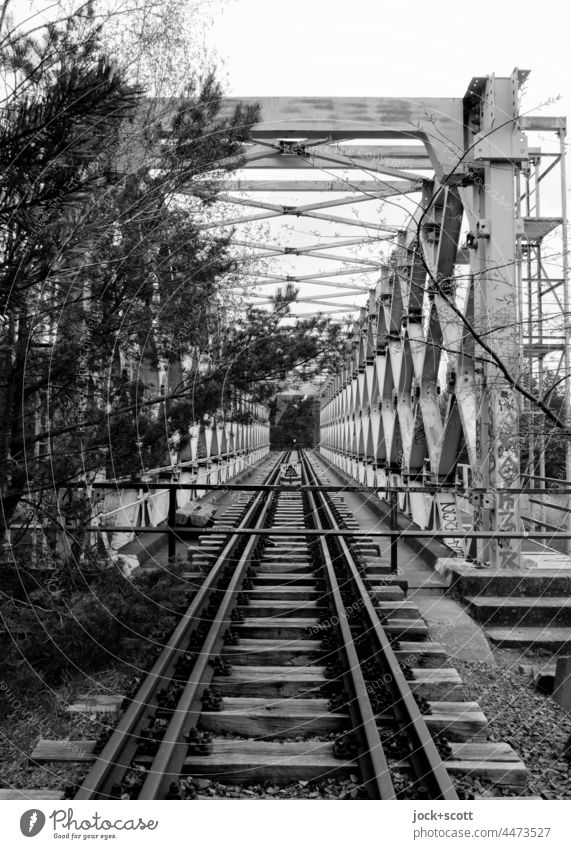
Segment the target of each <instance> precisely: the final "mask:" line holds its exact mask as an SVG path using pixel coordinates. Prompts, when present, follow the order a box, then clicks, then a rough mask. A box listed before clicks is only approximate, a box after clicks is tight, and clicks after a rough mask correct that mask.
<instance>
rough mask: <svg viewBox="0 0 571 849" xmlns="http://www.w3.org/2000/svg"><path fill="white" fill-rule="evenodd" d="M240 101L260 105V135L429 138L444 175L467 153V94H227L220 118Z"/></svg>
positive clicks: (436, 164)
mask: <svg viewBox="0 0 571 849" xmlns="http://www.w3.org/2000/svg"><path fill="white" fill-rule="evenodd" d="M239 104H244V105H251V106H255V105H257V106H258V107H259V116H260V117H259V121H258V123H256V124H255V125H254V126H253V127H252V131H251V136H252V138H254V139H255V138H259V139H272V138H283V139H312V138H318V139H322V138H327V139H329V140H331V141H335V140H341V139H346V140H351V139H409V140H413V139H415V140H420V141H427V142H428V143H429V149H428V153H429V157H430V159H431V161H432V164H433V167H434V168H435V169H436V170H437V172H440V173H439V174H438V176H441V175H442V174H445V175H447V174H449V173H450V171H451V170H453V168H455V167H456V165H457V164H458V158H459V156H461V154H462V153H463V152H464V114H463V99H462V98H458V97H457V98H438V97H418V98H417V97H415V98H398V97H245V98H227V99H225V100H223V101H222V105H221V115H220V117H221V118H223V117H225V116H227V117H230V116H231V115H232V114H233V113H234V111H235V109H236V107H237V106H238V105H239Z"/></svg>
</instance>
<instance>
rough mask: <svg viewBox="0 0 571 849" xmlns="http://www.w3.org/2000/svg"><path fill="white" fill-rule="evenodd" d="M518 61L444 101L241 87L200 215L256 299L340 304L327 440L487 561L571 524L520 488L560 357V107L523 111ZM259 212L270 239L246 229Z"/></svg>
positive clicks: (501, 564)
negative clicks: (214, 184)
mask: <svg viewBox="0 0 571 849" xmlns="http://www.w3.org/2000/svg"><path fill="white" fill-rule="evenodd" d="M528 73H529V72H527V71H521V70H518V69H516V70H514V71H513V73H512V74H511V75H510V76H506V77H496V76H495V75H490V76H483V77H475V78H474V79H472V80H471V81H470V83H469V85H468V88H467V90H466V92H465V94H464V95H463V96H460V97H454V98H425V97H407V98H396V97H381V98H343V97H341V98H329V97H323V98H316V97H278V98H263V97H262V98H255V97H252V98H242V99H241V102H242V103H246V104H247V105H255V104H258V107H259V117H258V121H257V123H256V124H255V125H254V126H253V127H252V130H251V133H250V141H249V142H248V143H246V144H245V145H244V150H243V154H242V158H241V160H240V162H239V166H240V169H239V170H238V171H237V172H234V173H233V175H232V177H231V178H228V179H227V180H226V181H225V183H224V187H223V190H222V192H221V193H220V195H219V196H218V204H217V206H218V208H219V209H221V210H223V217H221V216H220V215H216V216H215V220H214V221H211V222H209V223H207V224H205V225H204V226H205V227H209V228H225V227H230V226H231V227H232V228H234V236H233V238H234V242H235V244H236V245H237V246H238V247H240V248H241V249H242V250H246V251H247V252H249V253H248V254H247V256H248V259H249V260H250V262H249V263H248V264H247V265H246V267H245V269H244V271H243V272H242V274H243V281H244V282H243V288H242V292H243V293H244V294H246V295H247V296H248V297H249V298H250V299H251V300H252V301H253V302H254V303H256V304H264V303H268V299H267V296H266V295H265V294H264V287H268V286H272V285H273V286H275V285H277V284H279V283H292V284H295V285H297V286H298V288H299V297H298V302H297V305H296V310H297V311H298V312H297V314H299V315H302V316H303V315H310V314H311V312H308V311H311V310H319V312H320V313H321V314H327V313H328V314H333V313H335V314H338V315H341V316H343V317H347V316H350V318H351V320H352V322H353V324H352V333H351V346H352V349H351V352H350V355H349V356H348V357H347V359H346V362H345V364H344V367H343V368H342V370H341V371H340V373H339V374H337V375H334V376H329V377H328V378H327V379H326V380H325V382H324V383H323V384H322V385H321V387H320V390H319V395H320V403H321V429H320V450H321V452H322V454H323V456H324V457H325V458H327V459H328V460H329V461H331V462H333V463H334V464H336V465H338V466H339V467H340V468H341V469H342V470H343V471H344V472H345V473H347V474H348V475H349V476H350V477H351V478H352V479H354V480H355V481H356V482H358V483H360V484H362V485H367V486H370V487H376V488H377V490H378V492H379V495H380V496H381V497H385V498H387V499H388V498H389V497H390V491H392V492H397V491H398V502H399V506H400V508H401V510H402V511H404V512H405V513H406V514H407V515H409V516H410V518H411V519H412V520H413V522H414V523H415V524H416V525H417V526H418V527H420V528H423V529H432V530H433V531H434V532H435V533H439V534H443V533H444V532H448V533H447V536H446V540H447V543H448V544H449V546H450V547H451V548H452V549H454V550H455V552H456V553H458V554H470V555H471V556H472V557H475V558H477V559H478V560H480V561H481V562H483V563H489V564H491V565H493V567H494V568H497V569H512V568H515V567H517V566H518V565H520V563H521V557H522V553H521V538H522V537H525V536H526V535H527V533H528V532H529V531H530V530H533V531H535V534H536V539H537V540H538V541H539V540H540V539H541V535H542V534H543V536H544V537H547V536H549V535H553V532H554V531H555V532H558V531H559V532H561V533H565V532H566V531H568V529H569V525H568V514H566V513H565V514H564V518H563V519H562V521H561V522H559V523H558V525H557V526H556V527H554V526H552V525H551V524H550V523H547V522H546V521H545V507H543V506H542V507H541V508H540V509H539V512H538V511H537V509H536V510H535V512H534V511H533V509H530V505H529V501H528V500H526V499H527V498H528V496H526V494H525V492H523V491H522V490H524V489H525V488H526V487H527V486H529V485H530V484H531V485H532V486H535V487H536V488H538V489H541V488H544V487H545V485H546V483H547V484H549V481H547V479H546V478H545V449H546V445H545V435H544V431H545V422H546V421H547V422H548V424H549V423H551V419H552V418H553V415H551V413H550V410H548V409H546V407H547V406H548V405H547V404H546V398H547V397H548V395H547V393H548V387H547V385H546V384H545V373H546V370H549V369H551V370H552V371H553V372H554V373H555V375H556V379H557V380H561V378H562V377H564V376H565V375H569V373H570V366H571V361H570V341H571V340H570V325H569V318H568V316H569V279H568V269H567V231H566V215H567V213H566V188H565V134H566V122H565V119H564V118H561V117H553V116H545V115H543V114H539V113H538V114H535V112H534V111H533V110H531V111H523V112H522V111H521V109H520V101H521V87H522V85H523V84H524V82H525V80H526V78H527V76H528ZM236 103H237V101H234V100H232V99H229V100H227V101H225V104H224V111H225V112H226V113H227V114H230V113H231V112H232V111H233V109H234V108H235V106H236ZM161 120H162V121H163V122H164V124H165V125H167V124H168V120H169V119H168V115H167V116H166V117H165V115H164V114H163V115H162V118H161ZM540 142H541V145H540ZM550 181H551V182H550ZM542 191H543V194H544V196H545V197H544V198H543V197H542ZM304 198H305V201H306V202H304ZM308 199H309V201H310V202H307V200H308ZM236 207H238V208H239V209H238V211H237V212H236ZM548 207H549V209H548ZM347 210H348V211H349V213H350V214H348V213H347ZM546 210H547V211H549V213H550V214H549V215H546V214H545V212H546ZM361 213H362V214H361ZM365 218H366V220H365ZM371 219H372V220H371ZM260 222H263V223H264V224H265V225H266V226H267V227H268V228H269V232H270V233H271V234H273V236H274V237H275V243H273V242H272V243H271V244H268V243H267V242H261V241H259V240H256V239H255V238H253V237H252V236H251V235H250V236H249V237H245V236H244V230H243V228H244V227H246V228H248V227H250V226H252V225H253V224H255V225H256V226H257V225H258V224H259V223H260ZM301 225H304V226H311V227H314V228H317V229H316V230H313V231H311V232H310V231H308V230H307V229H306V230H303V229H300V228H301ZM256 261H259V262H260V263H261V262H262V261H263V263H264V265H263V270H260V271H257V270H256ZM268 268H270V269H273V271H269V270H268ZM324 269H325V270H324ZM332 290H334V291H332ZM265 291H267V289H266V290H265ZM567 383H568V382H567V381H566V380H564V379H563V384H564V386H565V401H564V404H563V407H562V411H561V412H560V413H559V414H558V416H556V418H558V422H557V423H556V424H555V426H556V427H558V428H560V429H561V430H562V431H565V430H566V429H567V430H568V428H569V427H570V425H571V418H570V409H571V407H570V393H569V391H568V386H567ZM522 413H526V415H527V419H525V421H527V423H528V424H527V425H526V427H525V432H523V431H522V432H520V422H521V421H522ZM545 416H547V419H546V418H545ZM530 421H531V422H532V425H533V426H529V422H530ZM522 446H523V447H525V454H526V455H527V459H526V465H525V467H523V468H522V462H521V459H520V458H521V456H522V454H523V453H524V452H523V451H522ZM570 452H571V442H569V441H568V448H567V479H571V477H570V476H571V453H570ZM522 475H524V477H522ZM523 484H525V487H524V486H522V485H523ZM536 500H537V499H536ZM539 500H541V499H539ZM555 507H556V509H557V505H555ZM564 507H566V505H564ZM530 514H533V515H530ZM562 515H563V513H562ZM541 523H542V524H541ZM466 532H469V533H470V534H471V536H470V537H466V536H465V534H466ZM559 542H562V541H561V540H560V541H559ZM538 544H539V545H542V544H543V543H542V542H539V543H538ZM562 544H564V543H562Z"/></svg>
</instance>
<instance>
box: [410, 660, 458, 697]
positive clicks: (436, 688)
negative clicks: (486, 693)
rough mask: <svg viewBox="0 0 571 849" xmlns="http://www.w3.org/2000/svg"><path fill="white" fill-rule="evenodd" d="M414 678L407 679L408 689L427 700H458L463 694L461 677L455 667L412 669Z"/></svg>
mask: <svg viewBox="0 0 571 849" xmlns="http://www.w3.org/2000/svg"><path fill="white" fill-rule="evenodd" d="M412 672H413V675H414V679H413V680H411V681H409V682H408V683H409V686H410V689H411V690H412V692H413V693H415V694H416V695H418V696H422V697H423V698H425V699H429V700H437V699H438V700H446V701H454V700H459V699H461V698H462V696H463V695H464V685H463V683H462V679H461V678H460V676H459V675H458V673H457V672H456V670H455V669H451V668H441V667H440V668H436V669H419V668H413V669H412Z"/></svg>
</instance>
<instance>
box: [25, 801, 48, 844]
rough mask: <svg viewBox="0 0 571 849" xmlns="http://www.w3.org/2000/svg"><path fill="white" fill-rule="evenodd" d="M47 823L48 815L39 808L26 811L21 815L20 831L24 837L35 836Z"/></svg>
mask: <svg viewBox="0 0 571 849" xmlns="http://www.w3.org/2000/svg"><path fill="white" fill-rule="evenodd" d="M45 824H46V817H45V814H43V813H42V812H41V811H38V809H37V808H33V809H32V810H31V811H26V812H25V813H23V814H22V816H21V817H20V831H21V832H22V834H23V835H24V837H35V836H36V834H39V833H40V831H41V830H42V828H43V827H44V826H45Z"/></svg>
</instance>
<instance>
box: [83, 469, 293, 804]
mask: <svg viewBox="0 0 571 849" xmlns="http://www.w3.org/2000/svg"><path fill="white" fill-rule="evenodd" d="M283 459H284V457H283V456H282V457H280V458H279V460H278V462H277V463H276V465H275V466H274V468H273V469H272V471H271V472H270V476H269V477H270V478H271V477H272V476H273V475H274V474H276V473H277V471H278V470H279V467H280V464H281V463H282V462H283ZM263 501H264V494H263V493H260V494H259V495H258V496H257V497H256V498H254V500H253V502H252V504H251V505H249V507H248V509H247V512H246V514H245V515H244V517H243V519H242V520H241V522H240V525H239V528H242V527H244V526H246V527H247V526H248V525H249V523H250V522H251V521H252V518H253V516H255V514H256V512H257V511H258V510H259V507H260V505H262V504H263ZM227 533H228V534H229V535H231V536H230V539H229V540H228V541H227V543H226V544H225V546H224V548H223V550H222V552H221V553H220V554H219V555H218V557H217V558H216V561H215V562H214V564H213V567H212V569H211V571H210V572H209V574H208V575H207V576H206V577H205V579H204V582H203V583H202V584H201V586H200V588H199V590H198V592H197V594H196V595H195V597H194V598H193V600H192V602H191V603H190V605H189V607H188V609H187V610H186V612H185V613H184V614H183V615H182V617H181V619H180V622H179V623H178V625H177V627H176V628H175V630H174V631H173V633H172V634H171V636H170V638H169V640H168V642H167V643H166V645H165V646H164V648H163V649H162V651H161V653H160V655H159V657H158V658H157V660H156V661H155V663H154V664H153V666H152V668H151V670H150V671H149V672H148V673H147V675H146V676H145V679H144V681H143V683H142V684H141V686H140V687H139V689H138V691H137V693H136V695H135V697H134V698H133V699H132V701H131V703H130V704H129V706H128V707H127V709H126V710H125V712H124V714H123V716H122V717H121V719H120V720H119V723H118V725H117V727H116V728H115V729H114V731H113V733H112V734H111V737H110V738H109V740H108V741H107V743H106V744H105V746H104V748H103V750H102V751H101V753H100V754H99V755H98V758H97V760H96V761H95V763H94V764H93V766H92V767H91V769H90V771H89V773H88V774H87V776H86V777H85V779H84V780H83V782H82V784H81V787H80V788H79V790H78V792H77V793H76V795H75V799H77V800H83V799H99V798H114V795H113V794H112V792H111V791H112V786H113V784H118V783H120V781H121V779H122V778H123V776H124V774H125V772H126V771H127V770H128V769H129V767H130V765H131V763H132V761H133V758H134V756H135V754H136V751H137V746H138V734H137V730H138V729H140V728H141V725H142V723H143V721H144V720H145V719H146V718H148V717H149V716H150V714H151V712H152V711H153V710H155V708H156V705H155V704H154V703H153V698H154V697H155V696H156V693H157V690H158V688H159V686H160V685H161V684H162V683H163V682H167V681H170V680H171V678H172V674H171V673H172V669H173V667H174V664H175V662H176V659H177V655H178V653H179V652H181V653H182V652H184V651H185V650H186V648H182V646H186V644H187V642H188V637H189V636H190V631H191V629H192V628H193V627H194V626H195V625H196V623H197V621H199V616H200V613H201V612H202V609H203V608H204V607H205V605H206V604H207V603H208V601H209V599H210V596H211V595H212V593H213V591H214V590H216V583H217V581H218V579H219V578H220V577H221V576H222V572H223V570H224V568H225V567H226V565H227V563H228V561H229V559H230V558H231V556H232V554H233V553H234V551H235V549H236V547H237V546H238V544H239V542H240V539H241V536H240V535H237V534H233V533H232V529H228V531H227Z"/></svg>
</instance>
